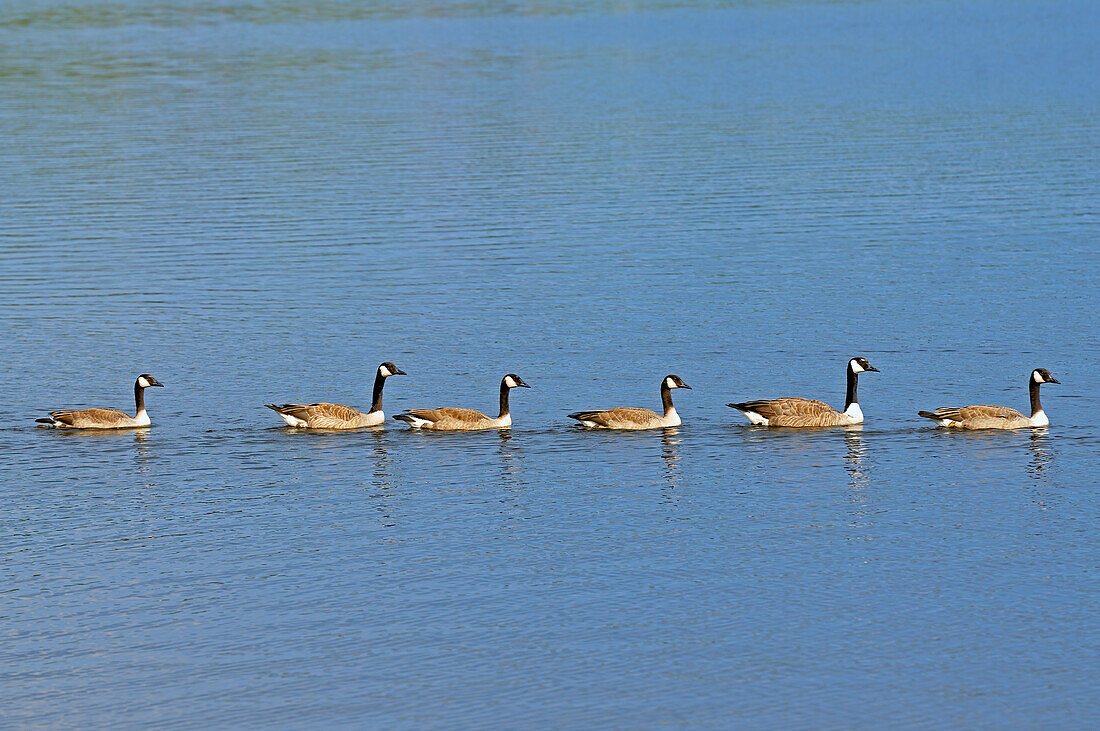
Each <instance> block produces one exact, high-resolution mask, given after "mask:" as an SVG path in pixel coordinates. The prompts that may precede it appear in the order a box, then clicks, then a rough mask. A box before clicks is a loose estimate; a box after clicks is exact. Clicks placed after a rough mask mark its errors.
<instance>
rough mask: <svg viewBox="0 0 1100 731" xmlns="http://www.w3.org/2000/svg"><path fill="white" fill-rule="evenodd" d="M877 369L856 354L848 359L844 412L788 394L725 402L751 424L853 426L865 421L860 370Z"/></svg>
mask: <svg viewBox="0 0 1100 731" xmlns="http://www.w3.org/2000/svg"><path fill="white" fill-rule="evenodd" d="M869 371H870V372H877V371H878V368H875V367H874V366H872V365H871V364H870V363H868V362H867V359H866V358H862V357H856V358H852V359H850V360H849V361H848V368H847V374H848V392H847V394H846V396H845V400H844V411H838V410H837V409H834V408H833V407H832V406H829V405H828V404H827V403H824V402H822V401H816V400H814V399H808V398H799V397H796V396H786V397H783V398H776V399H757V400H755V401H742V402H740V403H732V404H726V406H729V407H730V408H732V409H737V410H738V411H740V412H741V413H742V414H744V415H745V418H746V419H748V420H749V423H750V424H757V425H759V426H778V427H792V428H796V429H805V428H812V427H831V426H850V425H853V424H862V423H863V410H862V409H860V407H859V401H858V399H857V395H856V390H857V386H858V377H859V374H860V373H866V372H869Z"/></svg>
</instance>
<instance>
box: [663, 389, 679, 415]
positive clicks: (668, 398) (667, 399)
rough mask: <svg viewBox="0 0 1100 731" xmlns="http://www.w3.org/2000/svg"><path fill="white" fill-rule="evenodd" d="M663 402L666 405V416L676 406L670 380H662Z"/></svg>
mask: <svg viewBox="0 0 1100 731" xmlns="http://www.w3.org/2000/svg"><path fill="white" fill-rule="evenodd" d="M661 403H662V404H663V405H664V407H665V416H668V415H669V412H671V411H672V410H673V409H674V408H676V407H674V406H673V405H672V389H671V388H669V387H668V381H661Z"/></svg>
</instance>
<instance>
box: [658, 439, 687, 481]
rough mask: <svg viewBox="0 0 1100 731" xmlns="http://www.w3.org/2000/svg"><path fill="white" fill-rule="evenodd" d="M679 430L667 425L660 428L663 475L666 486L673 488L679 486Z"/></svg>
mask: <svg viewBox="0 0 1100 731" xmlns="http://www.w3.org/2000/svg"><path fill="white" fill-rule="evenodd" d="M681 441H683V440H682V439H681V438H680V430H679V429H678V428H676V427H669V428H667V429H662V430H661V459H663V460H664V463H665V466H664V475H665V480H667V481H668V486H669V487H670V488H672V489H673V490H675V489H676V488H678V487H679V486H680V466H679V464H678V463H679V461H680V442H681Z"/></svg>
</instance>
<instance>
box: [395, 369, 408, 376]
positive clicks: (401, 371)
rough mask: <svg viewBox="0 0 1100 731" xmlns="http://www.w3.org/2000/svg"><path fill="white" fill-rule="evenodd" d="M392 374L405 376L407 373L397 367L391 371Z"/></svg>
mask: <svg viewBox="0 0 1100 731" xmlns="http://www.w3.org/2000/svg"><path fill="white" fill-rule="evenodd" d="M393 375H395V376H407V375H409V374H408V373H406V372H405V371H403V370H401V369H400V368H398V369H397V370H396V371H394V372H393Z"/></svg>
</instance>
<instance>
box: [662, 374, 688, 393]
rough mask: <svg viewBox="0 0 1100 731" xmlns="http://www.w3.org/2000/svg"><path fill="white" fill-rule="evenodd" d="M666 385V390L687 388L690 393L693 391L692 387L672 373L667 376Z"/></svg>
mask: <svg viewBox="0 0 1100 731" xmlns="http://www.w3.org/2000/svg"><path fill="white" fill-rule="evenodd" d="M664 385H665V387H666V388H686V389H688V390H689V391H690V390H691V386H689V385H687V384H686V383H684V379H682V378H680V377H679V376H674V375H672V374H671V373H670V374H669V375H667V376H665V383H664Z"/></svg>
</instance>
